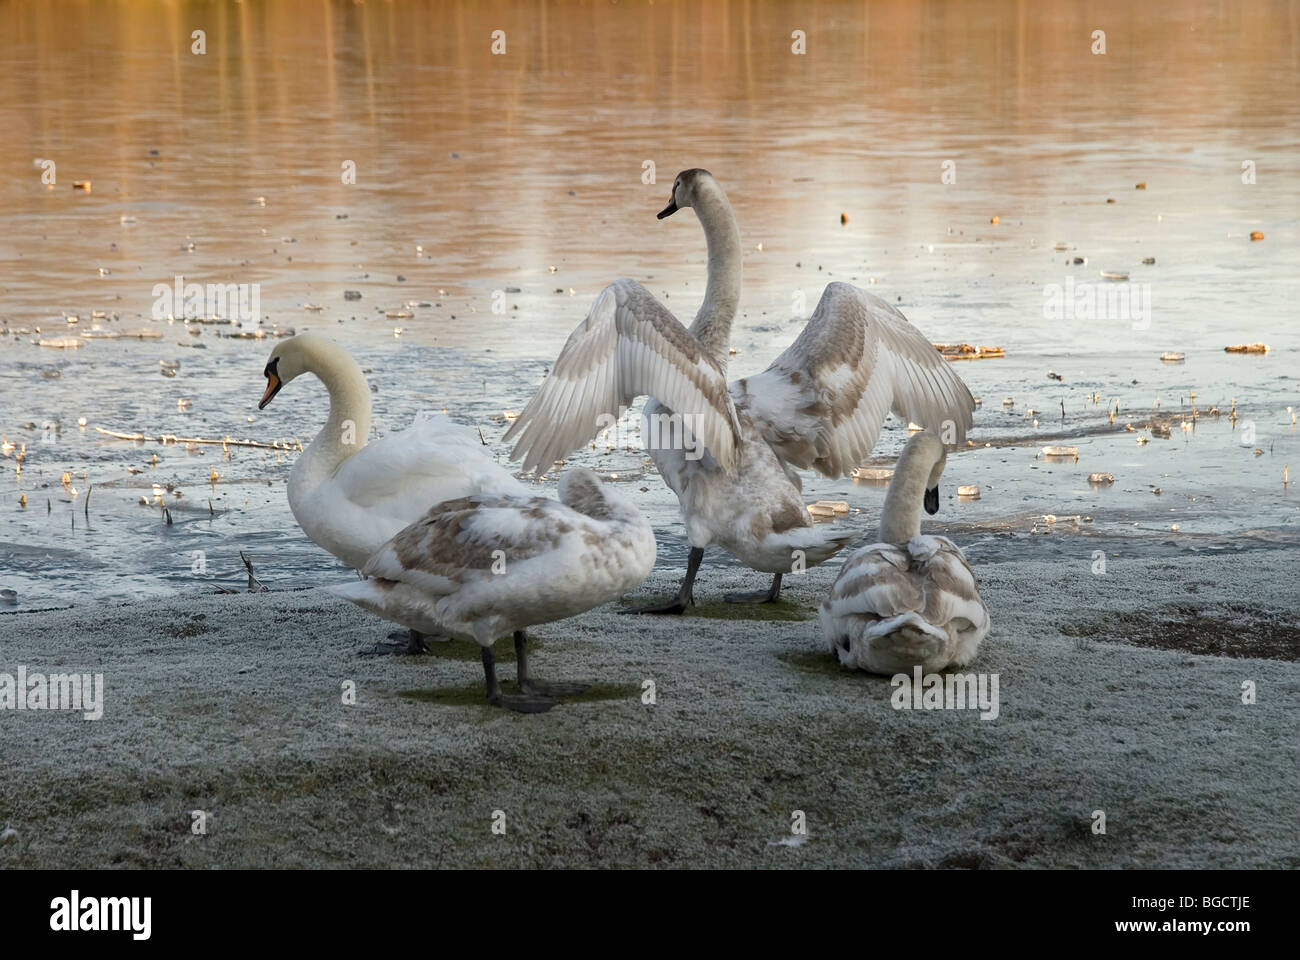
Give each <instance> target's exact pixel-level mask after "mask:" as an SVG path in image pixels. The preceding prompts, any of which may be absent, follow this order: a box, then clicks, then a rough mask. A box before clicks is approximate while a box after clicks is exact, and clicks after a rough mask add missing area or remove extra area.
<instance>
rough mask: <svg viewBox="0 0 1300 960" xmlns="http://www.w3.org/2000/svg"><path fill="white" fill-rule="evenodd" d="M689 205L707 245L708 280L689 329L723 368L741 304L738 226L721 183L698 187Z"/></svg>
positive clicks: (740, 256)
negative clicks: (703, 187)
mask: <svg viewBox="0 0 1300 960" xmlns="http://www.w3.org/2000/svg"><path fill="white" fill-rule="evenodd" d="M692 209H694V210H695V215H696V216H697V217H699V218H700V226H702V227H703V228H704V239H705V242H706V243H707V244H708V248H709V282H708V286H706V287H705V289H704V303H703V304H702V305H701V306H700V312H699V313H697V314H696V315H695V322H694V323H692V324H691V327H690V330H691V333H692V334H694V336H695V339H696V340H698V341H699V342H700V343H701V344H703V346H704V348H705V349H706V350H708V351H709V354H710V355H711V356H712V357H713V358H714V359H715V360H717V361H718V362H719V363H721V364H722V366H723V368H724V369H725V368H726V365H727V356H728V353H727V350H728V348H729V347H730V346H731V323H732V321H733V320H735V318H736V309H737V308H738V307H739V306H740V281H741V258H742V254H741V250H740V227H739V226H738V225H737V224H736V216H735V214H734V213H732V211H731V204H730V202H728V200H727V195H726V194H725V193H723V192H722V188H721V187H716V186H713V187H711V188H710V189H708V190H705V191H701V193H700V195H698V196H697V197H696V198H695V202H694V203H693V204H692Z"/></svg>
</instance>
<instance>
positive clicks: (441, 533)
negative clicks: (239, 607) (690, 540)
mask: <svg viewBox="0 0 1300 960" xmlns="http://www.w3.org/2000/svg"><path fill="white" fill-rule="evenodd" d="M559 493H560V501H561V502H559V503H557V502H556V501H554V500H549V499H547V498H545V497H526V496H504V497H500V496H477V497H464V498H461V499H459V500H451V501H448V502H447V503H440V504H438V505H437V506H435V507H433V508H432V509H431V510H430V511H429V512H428V515H427V516H425V517H424V518H423V519H422V520H420V521H419V522H418V523H413V524H411V526H409V527H407V528H406V529H405V530H402V531H401V532H400V533H398V534H397V536H395V537H393V539H392V540H390V541H389V542H388V543H386V544H384V545H383V546H382V547H381V548H380V549H379V551H378V552H377V553H376V554H375V555H374V556H373V557H371V559H370V562H369V563H367V564H366V566H365V569H364V570H363V571H362V572H363V573H364V574H365V575H366V576H367V577H369V578H370V579H368V580H362V581H360V582H357V583H348V584H343V585H340V586H337V587H331V588H330V590H331V592H333V593H336V594H338V595H339V596H343V597H346V598H347V599H349V600H351V601H352V602H354V603H356V604H359V605H360V606H362V607H365V608H366V609H367V610H369V611H371V612H372V613H377V614H379V615H380V616H381V617H386V618H388V619H389V620H394V621H396V622H397V623H400V624H402V625H403V626H406V627H409V628H410V629H412V630H419V631H422V632H426V633H435V632H438V633H446V634H449V635H451V636H453V637H458V638H460V639H462V640H472V641H475V642H476V643H478V644H479V645H480V647H481V648H482V659H483V674H484V679H485V682H486V684H487V697H488V701H489V702H490V703H492V704H494V705H496V706H502V707H508V708H509V709H511V710H518V711H520V712H522V713H540V712H542V711H545V710H549V709H550V708H551V707H552V706H554V705H555V697H557V696H564V695H566V694H576V693H581V692H582V691H583V690H585V689H586V687H584V686H581V685H577V684H543V683H539V682H538V681H536V680H533V679H532V678H531V677H530V676H529V674H528V656H527V653H528V651H527V645H528V638H527V635H526V634H525V632H524V631H525V628H527V627H530V626H532V625H533V624H537V623H549V622H550V621H552V620H562V619H564V618H565V617H572V616H574V615H575V614H579V613H583V612H584V611H587V610H590V609H592V608H593V607H598V606H600V605H601V604H602V603H606V602H608V601H610V600H614V599H616V598H618V597H620V596H622V595H623V594H624V593H626V592H627V591H629V590H633V589H635V588H636V587H637V586H639V585H640V583H641V581H642V580H644V579H645V578H646V577H647V576H648V575H649V574H650V570H651V568H652V567H653V566H654V563H655V538H654V531H653V530H651V528H650V523H649V521H647V520H646V519H645V517H644V516H642V514H641V511H640V510H638V509H637V508H636V507H635V506H634V505H633V504H632V503H630V502H629V501H628V500H626V499H624V498H623V496H622V495H621V494H619V493H617V492H616V491H615V490H613V489H612V488H611V487H608V486H603V485H602V484H601V482H600V481H599V480H598V479H596V475H595V474H594V473H592V472H591V471H590V470H570V471H569V472H567V473H566V474H564V476H563V477H561V478H560V489H559ZM508 633H513V634H514V640H515V652H516V655H517V658H518V680H519V689H520V690H521V691H522V693H521V694H520V695H518V696H512V695H508V694H504V693H502V692H501V686H500V684H499V683H498V682H497V675H496V660H495V657H494V656H493V653H492V643H493V641H495V640H496V639H497V638H498V637H503V636H505V635H506V634H508Z"/></svg>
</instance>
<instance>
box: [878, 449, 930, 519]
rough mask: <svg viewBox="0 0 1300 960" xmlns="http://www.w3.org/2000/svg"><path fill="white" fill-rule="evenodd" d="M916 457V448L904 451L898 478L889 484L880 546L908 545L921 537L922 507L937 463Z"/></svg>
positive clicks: (881, 514)
mask: <svg viewBox="0 0 1300 960" xmlns="http://www.w3.org/2000/svg"><path fill="white" fill-rule="evenodd" d="M912 454H913V448H911V447H907V448H904V450H903V455H902V456H901V457H899V458H898V464H897V465H896V466H895V467H894V479H893V480H891V481H890V483H889V492H888V493H886V494H885V506H884V509H883V510H882V511H881V512H880V533H879V534H877V536H876V540H877V542H878V543H906V542H907V541H909V540H911V539H912V538H913V537H919V536H920V535H921V506H922V503H923V502H924V499H925V485H926V483H927V482H928V481H929V479H930V468H931V467H933V466H934V464H933V463H927V462H926V461H925V459H924V458H922V457H917V456H914V455H912Z"/></svg>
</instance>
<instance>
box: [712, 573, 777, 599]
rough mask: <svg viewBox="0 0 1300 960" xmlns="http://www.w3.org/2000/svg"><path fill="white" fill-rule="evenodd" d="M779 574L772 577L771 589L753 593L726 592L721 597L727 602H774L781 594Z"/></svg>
mask: <svg viewBox="0 0 1300 960" xmlns="http://www.w3.org/2000/svg"><path fill="white" fill-rule="evenodd" d="M781 576H782V575H781V574H779V573H778V574H777V575H776V576H775V577H773V578H772V586H771V589H768V590H758V591H756V592H754V593H728V594H726V595H725V596H724V597H723V598H722V599H723V600H726V601H727V603H776V601H777V600H778V599H779V598H780V596H781Z"/></svg>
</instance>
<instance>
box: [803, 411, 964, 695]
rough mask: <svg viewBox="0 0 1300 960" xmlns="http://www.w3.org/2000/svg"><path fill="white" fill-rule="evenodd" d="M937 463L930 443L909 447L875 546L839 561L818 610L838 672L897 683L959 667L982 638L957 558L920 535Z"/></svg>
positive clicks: (939, 468)
mask: <svg viewBox="0 0 1300 960" xmlns="http://www.w3.org/2000/svg"><path fill="white" fill-rule="evenodd" d="M945 460H946V453H945V451H944V448H943V445H942V444H941V443H940V442H939V441H938V439H937V438H935V437H934V436H932V435H931V434H929V433H926V432H922V433H918V434H916V435H914V436H913V437H912V439H911V440H909V441H908V444H907V446H906V447H905V448H904V450H903V454H902V456H901V457H900V458H899V461H898V466H897V467H896V468H895V471H894V477H893V480H892V481H891V483H890V487H889V493H888V495H887V496H886V499H885V510H884V514H883V515H882V519H881V530H880V540H881V541H882V542H880V543H873V544H869V545H868V546H865V547H861V548H860V549H858V550H856V551H854V552H853V554H852V555H851V556H849V558H848V559H847V560H845V561H844V566H843V568H842V569H841V570H840V574H839V576H838V577H837V578H836V580H835V584H834V585H833V586H832V587H831V592H830V596H829V597H828V598H827V599H826V601H825V602H824V603H823V604H822V607H821V615H820V619H821V627H822V635H823V636H824V637H825V639H826V641H827V644H828V645H829V647H830V649H831V652H833V653H834V654H836V656H838V657H839V660H840V663H841V664H843V665H844V666H846V667H857V668H859V669H862V670H867V671H870V672H872V673H884V674H895V673H900V672H906V671H909V670H911V669H912V668H913V667H914V666H917V665H920V666H921V667H922V668H923V669H924V670H926V671H935V670H941V669H943V668H945V667H949V666H958V667H960V666H965V665H966V664H967V663H969V662H970V661H971V660H972V659H974V657H975V654H976V652H977V650H978V649H979V644H980V641H981V640H983V639H984V637H985V636H986V635H987V634H988V632H989V615H988V610H987V609H986V608H985V606H984V601H983V600H982V599H981V598H980V595H979V585H978V583H977V582H976V579H975V574H974V573H973V572H972V571H971V568H970V564H969V563H968V562H967V561H966V558H965V557H964V556H963V555H962V552H961V550H960V549H958V547H957V545H956V544H954V543H953V542H952V541H951V540H949V539H948V538H946V537H938V536H923V535H921V532H920V524H921V521H920V512H921V507H922V502H923V499H924V498H925V496H926V494H927V492H929V495H930V498H931V503H932V505H933V510H937V509H938V483H939V475H940V474H941V473H942V472H943V467H944V463H945ZM927 509H930V508H929V507H927ZM933 510H931V512H933Z"/></svg>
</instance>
